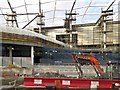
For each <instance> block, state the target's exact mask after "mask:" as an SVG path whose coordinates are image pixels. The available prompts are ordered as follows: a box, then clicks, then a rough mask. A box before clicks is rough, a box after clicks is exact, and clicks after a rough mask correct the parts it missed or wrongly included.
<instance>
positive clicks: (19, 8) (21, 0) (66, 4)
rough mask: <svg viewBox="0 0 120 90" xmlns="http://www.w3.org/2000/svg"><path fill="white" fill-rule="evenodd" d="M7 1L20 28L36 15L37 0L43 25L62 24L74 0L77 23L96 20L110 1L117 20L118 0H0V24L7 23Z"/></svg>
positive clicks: (8, 9)
mask: <svg viewBox="0 0 120 90" xmlns="http://www.w3.org/2000/svg"><path fill="white" fill-rule="evenodd" d="M8 1H9V2H10V4H11V7H12V9H13V11H16V13H17V17H16V18H17V22H18V25H19V27H20V28H22V27H23V26H25V25H26V24H27V23H28V22H29V21H30V20H32V19H33V18H35V17H36V15H37V14H35V13H39V2H41V9H42V12H43V14H44V15H45V17H44V18H43V21H45V26H56V25H57V26H59V25H64V19H65V13H66V12H70V10H71V8H72V5H73V3H74V1H76V3H75V6H74V8H73V12H76V13H77V15H76V23H77V24H81V23H92V22H96V21H97V20H98V19H99V17H100V15H101V9H104V8H106V7H107V5H108V3H110V2H111V1H115V2H114V4H113V7H112V8H113V10H114V18H115V19H116V20H117V18H118V14H117V13H118V6H117V5H118V2H119V1H120V0H111V1H109V0H0V24H1V25H7V23H6V18H7V16H6V15H5V14H10V13H12V12H11V9H10V6H9V4H8ZM27 13H34V14H27ZM20 14H26V15H20ZM36 21H37V20H34V21H33V22H32V23H30V25H29V26H28V27H27V28H29V27H33V26H36ZM74 24H75V23H74Z"/></svg>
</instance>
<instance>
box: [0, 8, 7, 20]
mask: <svg viewBox="0 0 120 90" xmlns="http://www.w3.org/2000/svg"><path fill="white" fill-rule="evenodd" d="M0 11H1V13H2V14H3V11H2V9H1V8H0ZM3 17H4V19H5V20H6V18H5V16H4V15H3Z"/></svg>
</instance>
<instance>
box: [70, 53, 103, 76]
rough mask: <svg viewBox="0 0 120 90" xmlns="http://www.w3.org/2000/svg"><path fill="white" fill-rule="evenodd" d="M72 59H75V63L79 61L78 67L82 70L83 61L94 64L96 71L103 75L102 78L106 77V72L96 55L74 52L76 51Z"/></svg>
mask: <svg viewBox="0 0 120 90" xmlns="http://www.w3.org/2000/svg"><path fill="white" fill-rule="evenodd" d="M72 60H73V62H74V63H77V66H76V67H77V68H78V69H79V68H80V72H82V71H81V67H80V64H83V63H86V62H87V63H90V64H91V65H92V66H93V68H94V69H95V71H96V73H97V75H98V76H99V77H102V78H103V77H104V72H103V70H102V68H101V67H100V63H99V61H98V60H97V59H96V57H95V56H93V55H87V54H74V53H72ZM80 72H79V73H80ZM82 74H83V73H82Z"/></svg>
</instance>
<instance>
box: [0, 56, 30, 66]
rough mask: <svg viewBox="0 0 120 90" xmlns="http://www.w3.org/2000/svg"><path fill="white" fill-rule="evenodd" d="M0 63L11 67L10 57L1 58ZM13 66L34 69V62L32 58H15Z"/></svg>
mask: <svg viewBox="0 0 120 90" xmlns="http://www.w3.org/2000/svg"><path fill="white" fill-rule="evenodd" d="M0 63H2V64H1V65H2V66H9V64H10V58H9V57H0ZM13 64H14V65H16V66H22V67H32V62H31V58H30V57H13Z"/></svg>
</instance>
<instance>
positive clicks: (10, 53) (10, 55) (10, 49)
mask: <svg viewBox="0 0 120 90" xmlns="http://www.w3.org/2000/svg"><path fill="white" fill-rule="evenodd" d="M12 50H13V48H12V47H9V58H10V63H9V65H12V64H13V57H12Z"/></svg>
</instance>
